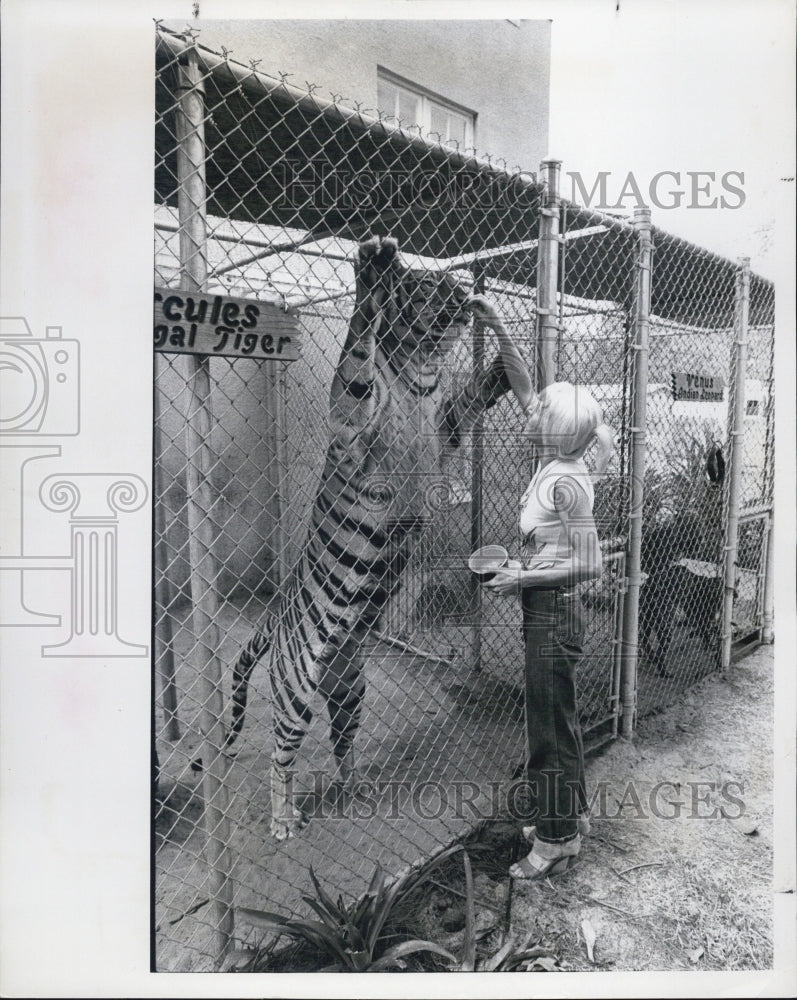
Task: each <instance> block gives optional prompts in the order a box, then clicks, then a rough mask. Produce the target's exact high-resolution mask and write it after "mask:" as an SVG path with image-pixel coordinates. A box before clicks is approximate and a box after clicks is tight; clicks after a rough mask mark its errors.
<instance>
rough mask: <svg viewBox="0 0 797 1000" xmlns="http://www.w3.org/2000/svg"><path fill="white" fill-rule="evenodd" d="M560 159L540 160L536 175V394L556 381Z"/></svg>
mask: <svg viewBox="0 0 797 1000" xmlns="http://www.w3.org/2000/svg"><path fill="white" fill-rule="evenodd" d="M561 166H562V161H561V160H543V161H542V163H541V164H540V173H541V174H542V177H543V182H544V185H545V192H544V194H543V199H542V208H541V209H540V236H539V242H538V246H537V359H536V380H535V381H536V385H535V388H536V390H537V392H542V390H543V389H544V388H545V386H546V385H550V384H551V382H553V381H554V379H555V378H556V352H557V346H558V342H559V330H558V327H559V321H558V315H559V314H558V306H557V303H556V292H557V287H558V284H559V274H558V272H559V226H560V207H559V171H560V169H561Z"/></svg>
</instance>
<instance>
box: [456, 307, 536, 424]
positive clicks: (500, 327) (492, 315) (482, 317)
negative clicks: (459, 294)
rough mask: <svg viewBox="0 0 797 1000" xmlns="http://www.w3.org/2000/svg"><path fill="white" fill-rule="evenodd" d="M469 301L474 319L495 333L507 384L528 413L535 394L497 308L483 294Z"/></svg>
mask: <svg viewBox="0 0 797 1000" xmlns="http://www.w3.org/2000/svg"><path fill="white" fill-rule="evenodd" d="M469 302H470V307H471V312H472V314H473V318H474V320H475V321H476V322H478V323H481V324H482V325H483V326H486V327H489V328H490V329H492V331H493V333H494V334H495V337H496V340H497V341H498V352H499V354H500V355H501V363H502V364H503V366H504V371H505V372H506V377H507V378H508V379H509V385H510V387H511V389H512V392H513V393H514V394H515V397H516V398H517V401H518V402H519V403H520V405H521V407H522V408H523V412H524V413H528V410H529V406H530V405H531V403H532V401H533V400H534V398H535V396H534V387H533V386H532V384H531V376H530V375H529V370H528V367H527V365H526V362H525V361H524V360H523V357H522V355H521V353H520V351H519V350H518V348H517V346H516V345H515V342H514V341H513V340H512V337H511V336H510V335H509V333H508V332H507V330H506V327H505V326H504V324H503V321H502V319H501V317H500V315H499V314H498V310H497V309H496V308H495V306H494V305H493V304H492V302H490V301H489V299H487V298H485V296H484V295H472V296H471V298H470V300H469Z"/></svg>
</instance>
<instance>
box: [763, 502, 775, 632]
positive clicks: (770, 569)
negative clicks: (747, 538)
mask: <svg viewBox="0 0 797 1000" xmlns="http://www.w3.org/2000/svg"><path fill="white" fill-rule="evenodd" d="M774 549H775V524H774V519H773V516H772V514H770V515H769V520H768V521H767V530H766V557H765V562H764V599H763V602H762V604H763V608H762V613H761V642H762V643H764V644H766V645H768V644H770V643H772V642H774V641H775V633H774V629H773V625H774V620H775V552H774Z"/></svg>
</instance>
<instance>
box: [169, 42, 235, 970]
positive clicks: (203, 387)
mask: <svg viewBox="0 0 797 1000" xmlns="http://www.w3.org/2000/svg"><path fill="white" fill-rule="evenodd" d="M177 96H178V104H177V107H176V109H175V130H176V134H177V140H178V147H177V176H178V181H179V193H178V217H179V222H180V265H181V271H182V287H183V290H184V291H187V292H202V291H204V290H205V288H204V286H205V283H206V281H207V270H208V265H207V218H206V213H207V209H206V198H207V191H206V182H205V127H204V123H205V104H204V88H203V84H202V79H201V75H200V71H199V65H198V61H197V55H196V49H194V48H192V49H189V50H188V52H187V53H186V55H185V57H183V58H181V60H180V64H179V83H178V95H177ZM186 365H187V372H188V391H189V402H188V407H187V410H188V412H187V420H186V454H187V456H188V461H187V466H186V491H187V495H188V501H187V514H188V543H189V560H190V566H191V580H190V583H191V603H192V621H193V628H194V639H195V643H196V646H195V650H194V655H195V657H196V666H197V673H198V677H199V690H198V696H199V700H200V718H199V725H200V731H201V736H202V744H201V753H202V763H203V779H202V792H203V797H204V821H205V835H206V840H205V859H206V862H207V865H208V873H209V879H208V892H209V894H210V897H211V904H210V913H211V920H212V923H213V931H214V945H215V948H214V951H215V956H214V957H215V961H216V965H217V967H218V968H220V967H221V965H222V963H223V961H224V957H225V955H226V953H227V950H228V948H229V944H230V940H231V937H232V931H233V912H232V906H231V903H232V886H231V883H230V880H229V871H230V867H231V864H230V856H229V850H228V846H227V845H228V843H229V822H228V819H227V809H228V803H227V788H226V785H225V778H226V771H227V764H226V758H225V757H224V755H223V754H222V752H221V748H222V746H223V744H224V738H225V734H224V723H223V712H224V699H223V696H222V687H221V676H222V670H221V663H220V661H219V659H218V657H217V655H216V653H217V650H218V649H219V645H220V642H219V630H218V625H217V622H218V605H217V601H216V590H215V587H216V582H217V579H218V567H217V565H216V558H215V553H214V548H213V536H214V529H213V524H212V521H211V515H210V511H211V510H212V509H213V495H212V490H211V486H210V472H211V469H212V466H213V454H212V452H211V449H210V434H211V429H212V426H213V422H212V419H211V409H210V362H209V359H208V358H207V357H199V356H195V355H186Z"/></svg>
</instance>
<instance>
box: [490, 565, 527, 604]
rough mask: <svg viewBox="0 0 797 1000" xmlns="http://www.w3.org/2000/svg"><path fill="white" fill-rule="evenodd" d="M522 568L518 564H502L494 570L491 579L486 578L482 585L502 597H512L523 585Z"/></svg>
mask: <svg viewBox="0 0 797 1000" xmlns="http://www.w3.org/2000/svg"><path fill="white" fill-rule="evenodd" d="M522 574H523V570H522V569H521V568H520V566H519V565H518V566H502V567H501V568H500V569H497V570H496V571H495V576H494V577H493V578H492V580H488V581H487V583H485V584H484V586H485V587H486V588H487V589H488V590H492V592H493V593H494V594H501V595H502V596H503V597H512V596H514V595H516V594H518V593H520V589H521V587H522V585H523V576H522Z"/></svg>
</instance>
